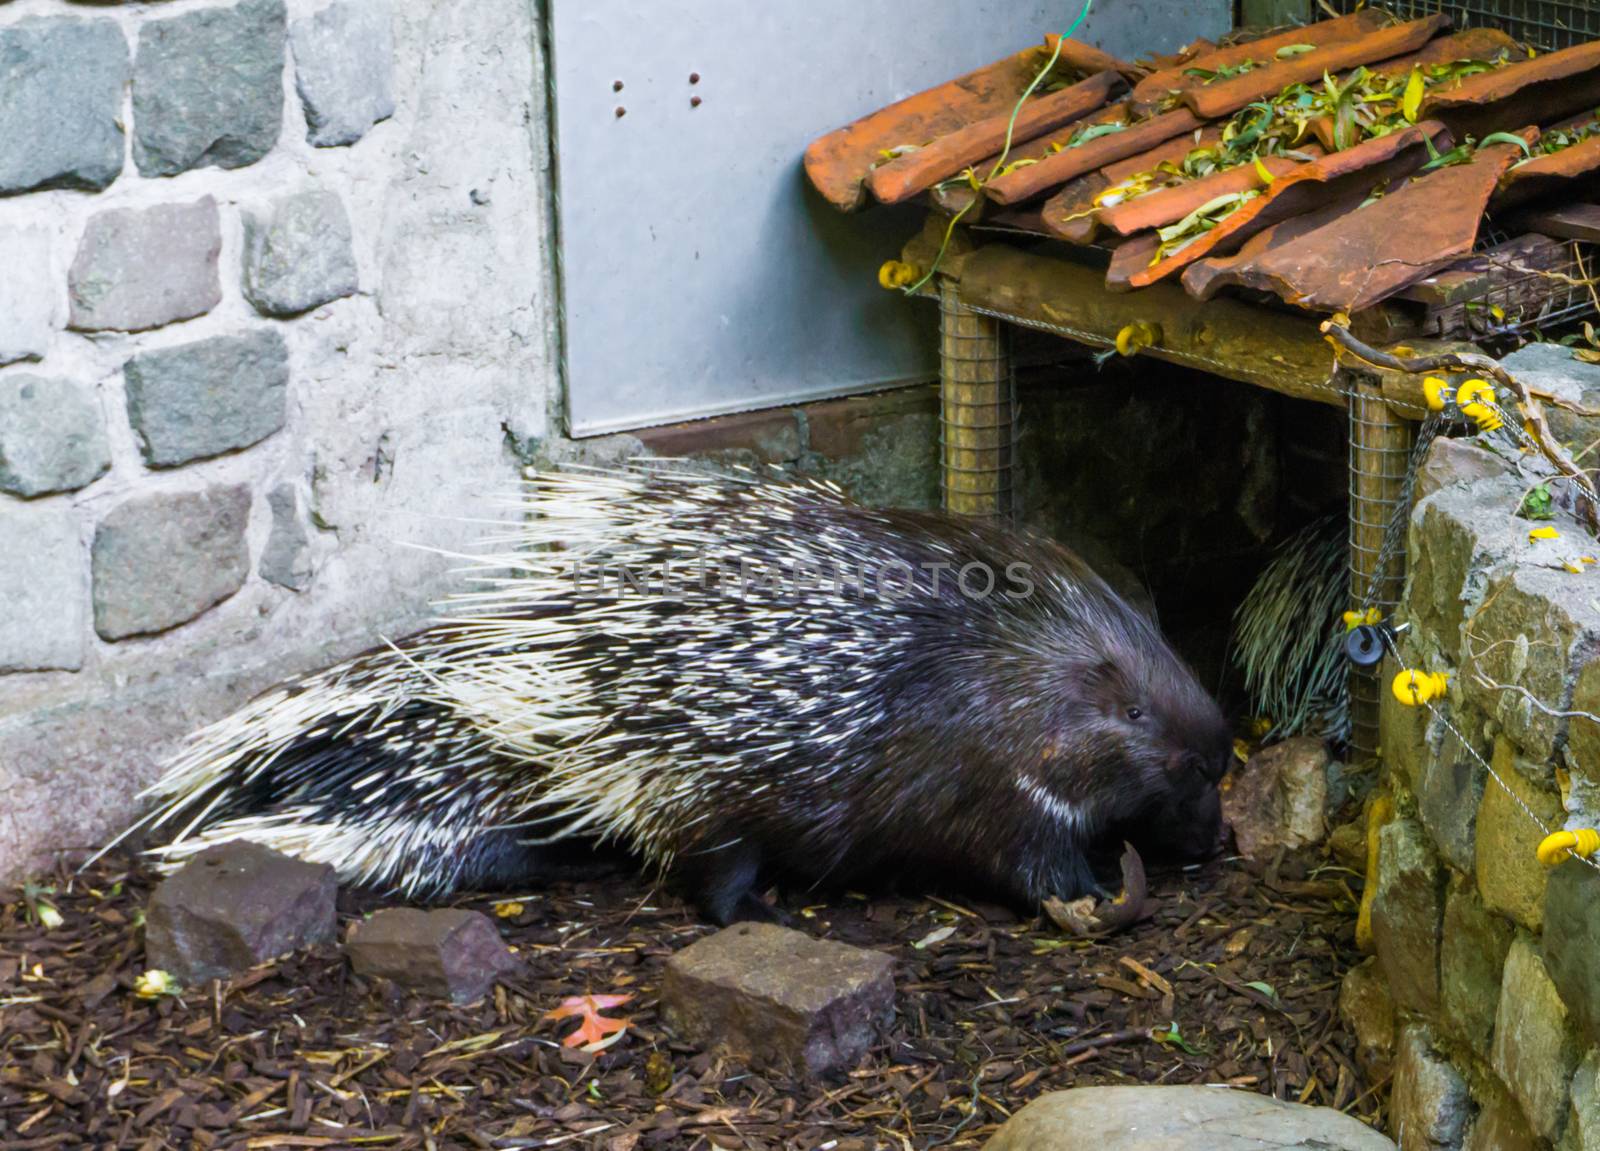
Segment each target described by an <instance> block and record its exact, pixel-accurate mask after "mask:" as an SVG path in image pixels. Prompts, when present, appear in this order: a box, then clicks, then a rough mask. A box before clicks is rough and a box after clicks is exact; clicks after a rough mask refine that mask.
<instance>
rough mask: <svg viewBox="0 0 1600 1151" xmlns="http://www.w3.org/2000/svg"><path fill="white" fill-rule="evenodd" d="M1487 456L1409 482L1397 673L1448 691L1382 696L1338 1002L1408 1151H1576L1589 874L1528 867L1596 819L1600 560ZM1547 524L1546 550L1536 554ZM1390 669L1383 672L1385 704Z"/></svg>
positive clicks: (1502, 460)
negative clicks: (1363, 901)
mask: <svg viewBox="0 0 1600 1151" xmlns="http://www.w3.org/2000/svg"><path fill="white" fill-rule="evenodd" d="M1505 363H1506V367H1507V368H1508V369H1510V370H1511V371H1512V372H1513V373H1515V374H1516V375H1517V376H1518V377H1519V378H1521V379H1522V380H1523V381H1524V382H1526V383H1527V384H1529V385H1530V386H1531V387H1533V388H1535V389H1536V390H1540V391H1547V392H1550V393H1552V394H1555V395H1559V396H1566V397H1568V398H1571V399H1575V400H1580V401H1582V402H1584V403H1585V404H1586V405H1588V406H1593V405H1594V404H1595V402H1596V400H1597V399H1600V368H1597V367H1595V366H1592V365H1586V364H1582V363H1579V362H1577V361H1575V360H1574V359H1573V358H1572V356H1571V352H1570V351H1569V350H1568V349H1566V348H1562V347H1559V346H1555V345H1534V346H1531V347H1529V348H1527V349H1524V350H1523V351H1521V352H1518V353H1515V354H1513V355H1512V356H1510V357H1508V358H1507V360H1506V362H1505ZM1562 434H1563V438H1564V439H1567V440H1569V441H1572V446H1573V447H1574V449H1575V450H1577V451H1582V450H1583V449H1584V448H1585V447H1586V446H1587V445H1589V444H1590V443H1591V441H1593V440H1594V439H1596V438H1597V435H1600V433H1597V432H1596V430H1595V429H1594V428H1593V427H1592V425H1589V426H1586V425H1584V424H1583V423H1582V422H1578V421H1571V420H1569V421H1567V423H1566V424H1565V425H1564V426H1563V428H1562ZM1499 445H1500V446H1498V447H1494V446H1493V445H1492V444H1491V446H1490V447H1485V446H1483V445H1482V444H1481V443H1480V442H1479V441H1465V440H1451V441H1444V442H1438V443H1436V444H1435V445H1434V446H1433V449H1432V451H1431V452H1430V454H1429V456H1428V459H1427V462H1426V463H1425V465H1424V466H1423V470H1422V474H1421V477H1420V484H1419V491H1420V492H1421V493H1422V498H1421V499H1420V500H1419V501H1418V503H1417V505H1416V507H1415V510H1414V512H1413V514H1412V517H1411V531H1410V556H1411V570H1410V576H1409V579H1408V581H1407V588H1406V602H1405V605H1404V608H1403V611H1402V620H1403V622H1408V623H1409V624H1410V625H1411V627H1410V629H1409V631H1407V632H1406V633H1405V635H1404V637H1403V640H1402V644H1401V655H1402V657H1403V658H1404V660H1405V662H1406V663H1407V664H1408V665H1409V666H1411V667H1415V668H1419V669H1422V670H1424V671H1446V672H1448V673H1449V675H1450V687H1449V692H1448V698H1446V699H1443V700H1440V701H1439V702H1438V705H1437V709H1436V711H1435V712H1431V713H1430V712H1429V711H1428V710H1427V709H1424V708H1415V707H1409V706H1405V705H1403V704H1402V703H1400V702H1399V700H1398V699H1397V698H1396V697H1395V696H1394V695H1393V693H1392V692H1389V691H1387V690H1386V691H1385V695H1384V703H1383V713H1382V724H1381V729H1382V730H1381V745H1382V756H1383V760H1384V773H1385V792H1384V799H1383V800H1380V801H1379V802H1380V806H1379V808H1378V810H1379V812H1380V813H1381V812H1384V811H1388V810H1391V809H1392V812H1393V814H1392V817H1390V818H1389V819H1388V821H1387V822H1386V823H1382V826H1376V824H1378V823H1381V822H1382V821H1381V818H1380V819H1379V820H1374V821H1373V822H1374V824H1375V826H1374V827H1373V829H1372V830H1373V834H1375V835H1376V836H1377V840H1378V848H1379V853H1378V864H1377V869H1376V874H1375V875H1372V876H1369V877H1368V881H1369V884H1373V885H1375V890H1374V891H1373V893H1372V917H1371V922H1372V947H1373V950H1374V951H1375V955H1374V957H1373V958H1372V960H1370V961H1369V962H1368V964H1367V965H1365V966H1363V967H1360V968H1357V969H1355V970H1354V971H1353V972H1352V973H1351V975H1350V976H1349V978H1348V981H1347V984H1346V988H1345V995H1344V997H1343V1002H1344V1006H1345V1015H1346V1018H1347V1019H1348V1020H1349V1022H1350V1023H1351V1024H1352V1025H1353V1026H1354V1027H1355V1028H1356V1030H1357V1032H1358V1033H1359V1034H1360V1035H1362V1036H1363V1050H1364V1051H1366V1052H1367V1053H1368V1056H1369V1058H1370V1060H1371V1062H1372V1064H1373V1066H1374V1067H1375V1068H1377V1069H1380V1070H1381V1069H1382V1067H1383V1066H1385V1065H1387V1066H1389V1067H1391V1068H1392V1072H1393V1094H1392V1106H1391V1118H1392V1126H1393V1134H1395V1135H1396V1137H1397V1139H1399V1140H1400V1143H1401V1146H1402V1147H1404V1148H1407V1149H1411V1148H1419V1149H1421V1148H1434V1149H1441V1151H1442V1149H1454V1148H1466V1149H1468V1151H1522V1149H1524V1148H1527V1149H1532V1148H1549V1147H1556V1148H1560V1149H1562V1151H1586V1149H1592V1148H1600V1097H1597V1094H1596V1090H1595V1076H1596V1069H1597V1068H1600V1018H1597V1016H1600V870H1596V869H1595V868H1594V867H1591V866H1590V865H1589V864H1587V863H1584V862H1582V861H1579V860H1574V859H1569V860H1568V861H1567V862H1564V863H1562V864H1560V865H1559V866H1557V867H1555V868H1553V869H1550V868H1546V867H1545V866H1543V865H1542V864H1541V863H1540V862H1539V861H1538V858H1537V856H1536V849H1537V847H1538V845H1539V842H1540V840H1541V839H1542V838H1543V836H1544V830H1543V829H1551V830H1557V829H1561V828H1563V827H1574V828H1575V827H1590V826H1595V825H1596V823H1597V821H1600V803H1597V802H1596V800H1597V798H1600V718H1597V717H1600V582H1597V581H1600V574H1597V572H1596V568H1595V565H1594V562H1593V560H1594V556H1595V554H1596V549H1597V547H1600V545H1597V543H1596V541H1595V540H1594V539H1593V537H1592V535H1591V534H1590V533H1589V532H1588V530H1587V529H1586V528H1585V527H1583V526H1582V525H1581V524H1580V523H1579V522H1578V520H1577V518H1576V517H1575V516H1574V514H1573V509H1572V508H1571V506H1570V503H1571V501H1570V499H1565V500H1563V499H1558V500H1557V503H1558V504H1561V503H1565V504H1567V506H1566V507H1565V508H1560V507H1558V509H1557V510H1556V512H1555V516H1554V518H1553V519H1550V520H1548V521H1544V520H1535V519H1530V518H1527V517H1526V516H1525V515H1524V514H1520V513H1523V512H1524V509H1525V506H1526V505H1525V499H1526V497H1527V496H1528V494H1529V492H1530V491H1532V490H1533V489H1534V488H1535V487H1537V486H1538V485H1539V484H1540V483H1541V482H1542V481H1543V480H1544V479H1545V478H1547V477H1544V476H1542V475H1541V474H1540V472H1539V470H1538V469H1537V468H1535V467H1533V466H1532V464H1531V462H1530V457H1528V456H1526V455H1525V454H1523V453H1520V452H1518V451H1517V450H1516V449H1515V448H1512V447H1509V446H1507V445H1506V443H1505V441H1504V440H1501V441H1499ZM1552 487H1553V489H1554V490H1555V491H1556V493H1557V494H1558V496H1559V494H1560V493H1561V491H1562V485H1561V484H1559V483H1556V484H1553V485H1552ZM1544 527H1551V528H1554V529H1555V530H1556V533H1557V534H1556V536H1555V538H1545V537H1544V533H1540V534H1537V535H1530V532H1532V531H1534V529H1538V528H1544ZM1398 670H1399V665H1398V664H1397V663H1396V662H1395V661H1393V660H1389V661H1386V664H1385V668H1384V678H1385V684H1386V687H1387V684H1388V682H1389V680H1390V679H1392V677H1393V676H1394V675H1395V673H1396V672H1397V671H1398ZM1541 825H1542V827H1541Z"/></svg>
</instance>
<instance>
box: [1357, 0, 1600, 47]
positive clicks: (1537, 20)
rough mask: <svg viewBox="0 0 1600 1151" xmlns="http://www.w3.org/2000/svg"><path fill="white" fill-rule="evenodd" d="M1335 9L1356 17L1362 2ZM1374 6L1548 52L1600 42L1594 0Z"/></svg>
mask: <svg viewBox="0 0 1600 1151" xmlns="http://www.w3.org/2000/svg"><path fill="white" fill-rule="evenodd" d="M1332 6H1333V7H1334V8H1335V9H1336V10H1338V11H1340V12H1353V11H1354V10H1355V9H1356V8H1358V7H1360V6H1361V0H1333V4H1332ZM1372 6H1373V7H1382V8H1386V9H1388V10H1389V11H1391V12H1393V13H1394V14H1395V15H1396V16H1399V17H1401V18H1403V19H1406V20H1414V19H1416V18H1417V17H1419V16H1431V15H1433V14H1434V13H1436V12H1443V13H1445V14H1446V15H1448V16H1449V17H1450V19H1451V21H1452V23H1453V24H1454V26H1455V27H1456V28H1457V29H1461V28H1483V27H1491V28H1499V29H1500V30H1501V31H1503V32H1506V33H1507V34H1509V35H1511V36H1514V37H1515V38H1516V39H1518V40H1521V41H1522V42H1524V43H1526V44H1531V45H1533V46H1534V47H1535V48H1538V49H1540V50H1541V51H1545V52H1548V51H1552V50H1553V49H1556V48H1570V47H1572V46H1573V45H1574V44H1581V43H1583V42H1584V41H1585V40H1593V39H1596V38H1597V37H1600V5H1596V4H1595V3H1594V2H1593V0H1560V2H1558V0H1383V3H1382V4H1379V5H1372Z"/></svg>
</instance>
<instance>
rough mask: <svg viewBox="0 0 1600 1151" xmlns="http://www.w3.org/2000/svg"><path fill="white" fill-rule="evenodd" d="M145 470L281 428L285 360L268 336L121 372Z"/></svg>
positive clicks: (278, 340) (160, 353)
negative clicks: (147, 467) (148, 466)
mask: <svg viewBox="0 0 1600 1151" xmlns="http://www.w3.org/2000/svg"><path fill="white" fill-rule="evenodd" d="M123 377H124V379H125V380H126V382H127V391H128V420H129V422H130V423H131V424H132V425H133V430H134V433H135V434H136V435H137V436H138V439H139V450H140V451H141V452H142V453H143V455H144V460H145V463H147V464H149V465H150V466H151V467H153V468H168V467H172V466H174V465H176V464H185V463H188V462H189V461H190V460H198V459H205V458H206V457H208V456H216V455H221V454H222V453H223V452H230V451H234V450H236V449H238V448H245V447H249V446H250V445H251V444H254V443H259V442H260V441H261V440H264V439H266V438H267V437H268V436H270V435H271V434H272V433H273V432H275V431H277V430H278V429H279V428H281V427H283V421H284V418H285V412H286V408H287V404H288V387H289V352H288V349H287V348H286V347H285V346H284V342H283V336H281V335H280V334H279V333H278V332H276V331H259V332H250V333H248V334H246V335H243V336H214V337H212V338H211V339H209V340H198V341H196V342H195V343H192V344H179V345H178V346H177V347H173V348H161V349H158V350H156V351H152V352H144V353H141V354H140V355H137V356H135V357H134V358H133V359H131V360H129V361H128V363H127V365H126V367H125V368H124V369H123Z"/></svg>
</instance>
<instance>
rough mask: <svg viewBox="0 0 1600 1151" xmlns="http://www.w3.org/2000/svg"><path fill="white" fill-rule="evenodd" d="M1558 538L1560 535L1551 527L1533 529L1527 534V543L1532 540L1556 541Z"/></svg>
mask: <svg viewBox="0 0 1600 1151" xmlns="http://www.w3.org/2000/svg"><path fill="white" fill-rule="evenodd" d="M1560 538H1561V533H1560V532H1558V531H1556V529H1555V528H1552V527H1542V528H1534V529H1533V530H1532V531H1530V532H1529V533H1528V541H1529V542H1530V543H1531V542H1532V541H1534V540H1558V539H1560Z"/></svg>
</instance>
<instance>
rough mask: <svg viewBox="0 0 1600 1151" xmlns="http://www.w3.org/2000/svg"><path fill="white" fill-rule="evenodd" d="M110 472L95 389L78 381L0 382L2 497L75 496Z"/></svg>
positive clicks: (16, 378) (12, 378)
mask: <svg viewBox="0 0 1600 1151" xmlns="http://www.w3.org/2000/svg"><path fill="white" fill-rule="evenodd" d="M110 467H111V445H110V444H109V443H108V442H107V440H106V423H105V416H104V415H103V414H102V412H101V411H100V398H99V396H98V395H97V394H96V392H95V389H94V388H93V387H92V386H90V385H88V384H80V383H78V382H77V381H75V380H57V379H46V378H44V377H42V376H32V375H22V374H16V373H14V374H12V375H9V376H0V491H7V492H11V493H13V494H14V495H19V496H42V495H46V494H48V493H50V492H70V491H74V490H76V489H78V488H81V487H83V486H84V485H85V484H89V483H92V482H93V481H95V480H97V479H99V478H100V477H101V476H103V475H105V473H106V472H107V471H108V470H109V469H110Z"/></svg>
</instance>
